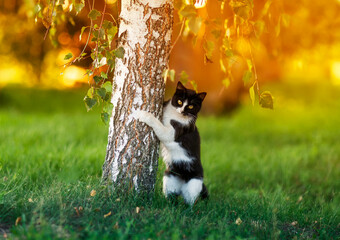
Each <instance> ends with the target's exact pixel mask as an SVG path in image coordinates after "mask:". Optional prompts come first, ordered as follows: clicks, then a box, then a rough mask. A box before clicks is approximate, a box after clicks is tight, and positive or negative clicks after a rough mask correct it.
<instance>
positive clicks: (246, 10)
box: [229, 0, 254, 20]
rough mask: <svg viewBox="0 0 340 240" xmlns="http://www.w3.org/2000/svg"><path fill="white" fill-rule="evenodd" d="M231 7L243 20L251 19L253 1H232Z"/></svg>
mask: <svg viewBox="0 0 340 240" xmlns="http://www.w3.org/2000/svg"><path fill="white" fill-rule="evenodd" d="M229 5H230V6H231V7H232V9H233V11H234V13H235V14H236V15H237V16H239V17H240V18H242V19H243V20H247V19H249V18H250V16H251V10H252V9H253V8H254V3H253V1H252V0H231V1H230V2H229Z"/></svg>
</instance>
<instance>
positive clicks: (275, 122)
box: [0, 85, 340, 239]
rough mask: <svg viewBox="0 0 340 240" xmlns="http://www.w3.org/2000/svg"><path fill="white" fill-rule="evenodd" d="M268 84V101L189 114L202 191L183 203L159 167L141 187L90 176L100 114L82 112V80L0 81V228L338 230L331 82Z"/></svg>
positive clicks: (254, 234) (337, 138) (101, 133)
mask: <svg viewBox="0 0 340 240" xmlns="http://www.w3.org/2000/svg"><path fill="white" fill-rule="evenodd" d="M270 90H271V91H272V93H273V95H274V96H275V97H276V99H275V110H274V111H271V110H265V109H261V108H259V107H258V106H255V107H252V106H249V105H248V104H249V100H248V99H245V100H244V104H243V106H242V107H240V108H239V109H238V110H237V111H235V112H233V113H232V114H230V115H228V116H220V117H212V116H210V117H209V116H202V117H200V118H199V121H198V127H199V130H200V133H201V138H202V161H203V165H204V169H205V179H206V180H205V181H206V184H207V187H208V189H209V191H210V195H211V197H210V199H209V201H208V202H199V203H198V204H197V205H195V206H194V207H193V208H190V207H188V206H186V205H184V204H183V203H180V204H178V205H174V204H173V203H170V202H168V201H167V200H166V199H164V197H163V196H162V194H161V187H160V186H161V181H160V180H161V178H160V177H159V179H158V183H157V190H156V192H155V194H154V196H152V197H151V198H145V197H143V196H134V195H132V194H128V193H127V194H126V195H125V196H122V195H120V196H118V195H117V194H116V193H114V192H111V191H109V189H107V188H106V187H104V186H101V185H100V177H101V166H102V164H103V162H104V157H105V151H106V143H107V126H105V125H104V124H102V123H101V121H100V116H99V113H98V112H90V113H86V110H85V107H84V106H83V102H82V98H83V96H84V94H85V92H86V90H69V91H52V90H48V91H47V90H37V89H15V88H5V89H0V235H1V236H2V237H4V236H7V237H8V238H11V239H79V238H80V239H149V238H150V239H185V238H186V239H242V238H247V239H292V238H297V239H339V237H340V217H339V216H340V209H339V206H340V196H339V190H340V125H339V123H340V111H339V109H340V89H336V88H333V87H330V86H327V85H320V86H319V85H318V86H315V85H310V86H308V85H307V86H302V85H300V86H296V85H273V86H270ZM160 164H161V165H160V169H163V168H164V166H163V164H162V163H161V162H160ZM161 174H162V173H161V171H160V174H159V176H161ZM92 190H96V195H95V196H91V195H90V192H91V191H92ZM136 207H139V208H140V212H139V213H137V212H136ZM108 213H110V215H108V216H106V217H105V216H104V215H106V214H108ZM18 217H20V218H21V221H20V222H19V223H18V224H17V226H16V224H15V223H16V220H17V219H18ZM237 219H239V220H237ZM240 220H241V221H240ZM0 238H1V237H0Z"/></svg>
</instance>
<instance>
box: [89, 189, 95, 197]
mask: <svg viewBox="0 0 340 240" xmlns="http://www.w3.org/2000/svg"><path fill="white" fill-rule="evenodd" d="M96 193H97V192H96V190H94V189H93V190H92V191H91V193H90V195H91V197H94V196H96Z"/></svg>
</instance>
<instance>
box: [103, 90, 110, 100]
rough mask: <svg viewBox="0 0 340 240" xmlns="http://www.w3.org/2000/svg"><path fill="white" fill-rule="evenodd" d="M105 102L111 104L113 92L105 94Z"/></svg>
mask: <svg viewBox="0 0 340 240" xmlns="http://www.w3.org/2000/svg"><path fill="white" fill-rule="evenodd" d="M103 100H104V101H105V102H109V101H110V100H111V92H107V93H106V94H105V98H104V99H103Z"/></svg>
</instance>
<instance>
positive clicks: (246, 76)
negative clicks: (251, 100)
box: [242, 70, 253, 83]
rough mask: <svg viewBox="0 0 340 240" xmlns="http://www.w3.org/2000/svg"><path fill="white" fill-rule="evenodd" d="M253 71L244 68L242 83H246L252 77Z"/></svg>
mask: <svg viewBox="0 0 340 240" xmlns="http://www.w3.org/2000/svg"><path fill="white" fill-rule="evenodd" d="M252 76H253V73H252V72H251V71H249V70H246V71H245V73H244V74H243V77H242V81H243V82H244V83H248V82H249V81H250V79H251V78H252Z"/></svg>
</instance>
